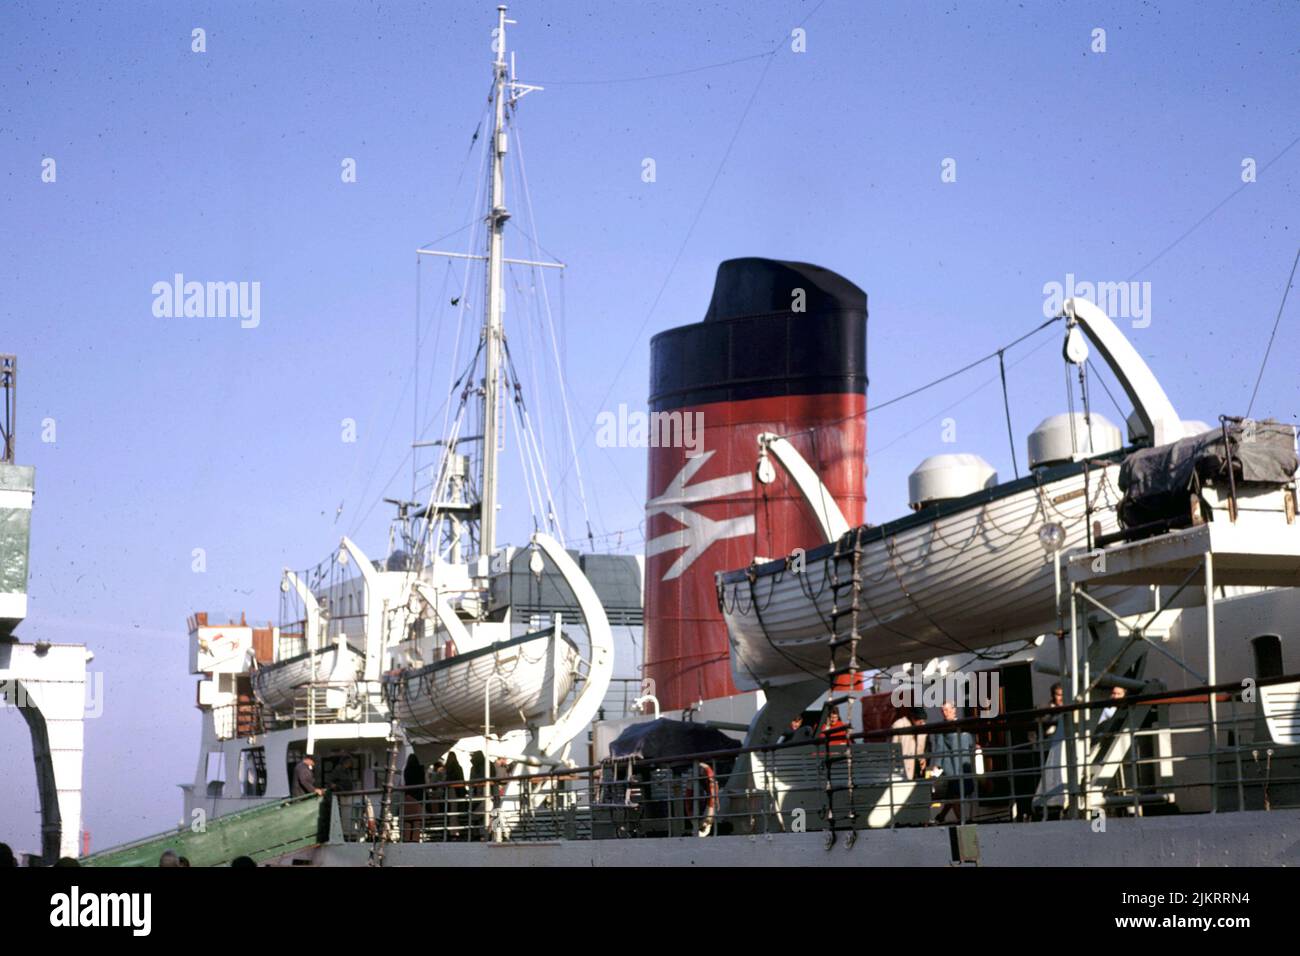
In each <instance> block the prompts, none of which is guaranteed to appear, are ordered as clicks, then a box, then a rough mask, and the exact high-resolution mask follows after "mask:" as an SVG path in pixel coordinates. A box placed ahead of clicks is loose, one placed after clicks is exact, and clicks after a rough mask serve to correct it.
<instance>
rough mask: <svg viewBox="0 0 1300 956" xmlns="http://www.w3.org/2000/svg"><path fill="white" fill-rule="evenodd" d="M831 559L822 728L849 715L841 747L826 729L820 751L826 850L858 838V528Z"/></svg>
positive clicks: (860, 565) (860, 546)
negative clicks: (845, 564) (840, 809)
mask: <svg viewBox="0 0 1300 956" xmlns="http://www.w3.org/2000/svg"><path fill="white" fill-rule="evenodd" d="M846 556H848V557H849V558H850V559H851V561H852V567H853V572H852V576H851V577H850V578H849V580H847V581H845V580H842V579H841V578H840V560H841V559H842V558H844V557H846ZM830 560H831V567H830V574H831V585H830V587H831V613H830V624H831V634H830V642H829V643H830V661H829V663H828V665H827V669H826V682H827V691H826V702H825V703H824V704H823V705H822V713H821V726H822V727H824V728H827V727H828V726H829V719H830V717H831V715H832V714H833V713H835V712H836V711H837V709H838V708H839V706H840V705H841V704H844V705H846V711H845V713H846V717H847V719H846V720H845V722H844V734H845V739H844V741H843V746H842V747H839V746H836V745H835V744H834V742H833V741H832V740H831V738H830V734H829V733H827V734H826V741H825V749H824V750H823V752H822V771H823V775H824V776H825V779H826V790H825V797H826V807H825V819H826V849H828V850H829V849H830V848H831V847H833V846H834V845H835V841H836V839H837V834H838V832H839V831H840V830H844V831H846V832H847V836H846V837H845V843H844V845H845V848H846V849H847V848H848V847H851V846H853V844H854V843H855V842H856V840H857V820H858V811H857V808H856V806H855V805H854V792H853V739H852V733H853V705H854V703H855V701H856V700H857V698H856V697H854V696H853V694H852V691H853V689H854V688H855V687H857V685H858V679H859V675H860V672H861V668H860V666H859V662H858V640H859V633H858V608H859V606H860V604H861V597H862V534H861V529H860V528H855V529H854V530H853V531H851V532H850V533H849V534H848V535H845V536H844V537H843V538H841V539H840V540H839V541H838V542H836V545H835V553H834V555H833V556H832V557H831V559H830ZM846 590H847V591H848V597H849V601H848V607H845V606H844V598H845V591H846ZM845 617H848V618H849V632H848V634H847V636H845V637H840V636H838V635H839V630H840V627H839V624H840V621H841V620H842V619H843V618H845ZM842 648H847V649H848V659H847V660H846V661H845V663H844V664H837V663H836V659H837V658H838V657H839V656H841V655H840V650H841V649H842ZM844 685H847V686H844ZM842 687H843V688H844V689H843V692H842V693H839V691H841V688H842ZM837 751H839V752H837ZM841 763H842V764H844V771H845V777H844V783H842V784H836V783H835V780H834V778H833V775H832V771H833V770H834V768H835V767H836V766H837V765H838V764H841ZM837 793H843V794H844V795H845V798H846V800H847V805H848V806H847V810H846V811H845V814H844V817H845V819H844V822H843V824H841V823H840V821H839V820H838V819H837V818H836V816H835V794H837Z"/></svg>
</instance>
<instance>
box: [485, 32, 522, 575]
mask: <svg viewBox="0 0 1300 956" xmlns="http://www.w3.org/2000/svg"><path fill="white" fill-rule="evenodd" d="M513 22H514V21H513V20H507V19H506V8H505V6H499V7H497V30H496V38H495V42H494V43H493V46H494V47H495V48H496V54H497V57H496V61H495V63H494V64H493V70H494V72H495V74H496V84H495V92H494V94H493V98H494V99H495V101H496V102H495V109H496V114H495V115H496V121H495V123H494V125H493V130H492V144H491V156H492V198H491V203H490V205H489V208H488V268H487V282H488V289H487V314H486V315H485V316H484V319H483V336H484V338H485V340H486V341H485V343H484V346H485V347H484V350H483V354H484V356H485V359H484V368H483V481H482V485H481V487H480V496H479V554H491V553H492V552H493V551H494V550H496V532H497V513H496V512H497V444H498V442H499V441H500V436H499V434H498V426H499V424H500V422H499V421H498V417H497V416H498V412H499V408H498V406H499V404H500V401H501V304H502V302H501V300H502V293H503V291H504V290H503V289H502V288H501V254H502V246H503V242H504V239H503V236H502V232H503V231H504V230H505V225H506V220H507V219H509V218H510V213H509V212H507V211H506V196H505V182H504V170H503V166H504V159H505V154H506V131H505V116H506V85H507V84H508V82H509V79H508V77H507V74H506V24H507V23H513Z"/></svg>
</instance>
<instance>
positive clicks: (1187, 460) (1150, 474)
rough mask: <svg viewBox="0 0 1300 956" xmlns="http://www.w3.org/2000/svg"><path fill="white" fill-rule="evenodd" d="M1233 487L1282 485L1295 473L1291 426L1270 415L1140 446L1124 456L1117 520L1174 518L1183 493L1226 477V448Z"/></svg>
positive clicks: (1182, 509) (1183, 506) (1183, 509)
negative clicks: (1154, 445)
mask: <svg viewBox="0 0 1300 956" xmlns="http://www.w3.org/2000/svg"><path fill="white" fill-rule="evenodd" d="M1229 449H1230V450H1231V453H1232V454H1231V461H1232V473H1233V478H1234V481H1235V482H1236V484H1237V485H1238V486H1249V485H1284V484H1286V483H1287V482H1289V481H1291V480H1292V479H1293V478H1294V477H1295V473H1296V465H1297V461H1296V451H1295V430H1294V429H1293V428H1292V427H1291V426H1290V425H1283V424H1281V423H1279V422H1276V421H1273V420H1272V419H1269V420H1266V421H1261V422H1249V423H1245V424H1244V425H1243V424H1229V426H1228V445H1227V446H1225V444H1224V437H1223V430H1222V429H1220V428H1214V429H1211V430H1210V431H1207V432H1202V433H1201V434H1199V435H1193V436H1192V437H1190V438H1184V439H1182V440H1180V441H1176V442H1172V443H1171V444H1168V445H1161V446H1160V447H1158V448H1143V449H1141V450H1140V451H1135V452H1134V453H1133V454H1131V455H1129V456H1128V457H1127V458H1126V459H1124V464H1123V465H1122V466H1120V471H1119V487H1120V490H1121V491H1122V492H1124V499H1123V501H1121V502H1120V505H1119V520H1120V522H1121V524H1123V525H1124V527H1126V528H1132V527H1136V526H1137V525H1142V524H1148V523H1150V522H1153V521H1158V520H1161V519H1164V518H1173V517H1177V516H1181V515H1183V514H1186V513H1187V511H1188V499H1187V495H1188V492H1190V491H1191V490H1192V489H1193V488H1194V487H1196V486H1197V485H1198V484H1199V483H1203V482H1207V481H1211V482H1213V481H1222V482H1224V483H1226V482H1227V480H1228V472H1227V466H1228V460H1229V456H1228V451H1229Z"/></svg>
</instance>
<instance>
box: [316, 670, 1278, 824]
mask: <svg viewBox="0 0 1300 956" xmlns="http://www.w3.org/2000/svg"><path fill="white" fill-rule="evenodd" d="M1269 688H1273V689H1275V690H1273V691H1271V694H1272V696H1271V697H1270V700H1271V701H1272V702H1273V703H1272V705H1271V709H1270V710H1269V711H1268V713H1267V714H1266V713H1265V711H1264V709H1262V708H1261V705H1260V704H1259V703H1258V702H1257V700H1256V699H1255V698H1252V697H1251V696H1250V695H1251V694H1254V695H1258V694H1260V693H1262V692H1264V691H1265V690H1266V689H1269ZM1296 688H1300V675H1290V676H1287V677H1279V678H1274V679H1271V680H1261V681H1259V682H1258V683H1257V684H1255V685H1252V686H1251V687H1249V688H1243V686H1242V685H1241V684H1222V685H1218V686H1215V687H1199V688H1195V689H1192V690H1180V691H1170V692H1161V693H1158V694H1145V695H1138V696H1134V697H1126V698H1123V699H1117V700H1097V701H1090V702H1087V703H1079V704H1071V705H1067V706H1064V707H1061V708H1055V709H1044V710H1036V711H1025V712H1019V713H1010V714H1005V715H1002V716H999V717H995V718H968V719H963V720H957V721H952V722H949V723H944V724H930V725H923V726H919V727H913V728H903V729H890V730H884V731H871V732H868V733H859V734H854V735H853V737H852V742H851V744H848V745H851V746H853V747H854V748H855V750H854V759H853V761H852V766H853V768H854V771H853V772H854V774H855V777H854V788H853V791H852V792H853V799H854V801H855V809H856V811H857V813H856V820H857V826H858V827H859V828H882V827H899V826H926V825H933V824H935V823H936V822H941V823H989V822H1009V821H1013V820H1026V821H1039V820H1052V819H1058V818H1061V817H1067V818H1076V819H1091V820H1097V819H1100V818H1104V817H1106V816H1116V815H1125V816H1145V815H1151V814H1159V813H1172V812H1184V813H1186V812H1197V811H1217V812H1226V811H1234V810H1269V809H1280V808H1283V807H1300V743H1297V742H1295V741H1291V740H1287V739H1282V740H1275V739H1273V738H1272V737H1270V736H1269V735H1268V733H1267V726H1290V727H1292V728H1294V727H1297V726H1300V713H1298V712H1297V701H1298V700H1300V694H1292V693H1291V690H1293V689H1296ZM1212 698H1213V699H1215V700H1216V702H1217V704H1218V713H1219V720H1218V722H1217V725H1215V726H1212V725H1211V723H1210V707H1209V702H1210V700H1211V699H1212ZM1279 699H1281V700H1283V701H1286V702H1288V703H1286V704H1285V706H1282V707H1279V706H1277V701H1278V700H1279ZM1112 707H1113V708H1114V714H1113V715H1104V716H1105V719H1102V718H1103V714H1102V712H1103V711H1104V710H1106V709H1107V708H1112ZM940 732H942V733H949V732H951V733H964V734H969V735H970V738H971V743H972V748H971V752H970V756H969V760H968V761H967V760H960V761H959V766H960V771H959V772H958V773H956V774H950V775H946V776H940V777H938V778H932V777H927V776H914V777H913V778H912V779H909V778H908V776H907V773H906V772H905V768H904V765H903V753H902V747H901V745H900V743H899V741H900V739H901V738H902V737H904V736H907V735H916V734H922V733H924V734H926V735H927V736H928V735H930V734H934V733H940ZM1212 734H1213V737H1214V739H1213V740H1212V739H1211V735H1212ZM975 743H978V745H979V759H976V755H975V752H974V747H973V744H975ZM1071 744H1073V746H1071ZM845 745H846V744H845V743H843V742H842V741H835V740H832V741H830V743H829V746H831V747H832V748H833V747H836V746H845ZM826 746H828V743H827V741H826V739H825V738H824V737H822V738H812V739H807V740H795V741H791V742H788V743H782V744H776V745H773V746H769V747H762V748H752V749H748V750H744V749H737V750H732V751H715V752H711V753H701V754H694V755H689V756H680V757H673V758H665V759H659V760H642V759H637V758H624V759H617V760H606V761H603V762H602V763H600V764H597V765H593V766H587V767H577V768H573V769H568V770H561V771H554V772H543V773H527V774H519V773H514V772H512V768H510V767H509V766H504V765H502V764H500V763H495V764H494V773H493V775H492V777H491V778H483V777H479V778H477V779H470V780H442V779H439V780H433V781H430V782H429V783H427V784H424V785H421V786H406V787H396V788H394V791H393V794H394V796H393V801H392V811H391V819H389V820H388V821H387V823H386V824H385V821H383V820H382V819H380V817H379V811H380V807H381V805H382V800H381V797H382V792H381V791H379V790H360V791H353V792H349V793H343V794H340V795H339V808H340V819H341V823H342V828H343V838H344V839H345V840H360V841H371V840H376V839H378V838H379V837H381V836H384V838H385V839H386V840H388V841H395V842H443V841H448V842H449V841H477V840H498V841H506V840H515V841H519V840H524V841H527V840H533V841H535V840H557V839H566V840H584V839H620V838H632V837H672V836H696V837H704V836H715V835H727V834H764V833H778V832H790V831H796V832H797V831H811V830H821V829H823V828H824V818H825V810H826V807H825V805H824V803H825V789H826V788H825V785H824V784H825V781H824V776H823V775H824V773H825V772H826V771H825V769H824V768H825V767H826V766H827V765H828V763H829V765H830V766H832V768H838V769H832V771H831V772H832V773H835V772H840V773H843V772H845V771H844V770H843V768H844V766H845V763H847V762H827V761H825V760H824V759H822V756H823V754H824V748H825V747H826ZM927 750H928V748H921V753H922V754H923V755H924V754H925V753H926V752H927ZM1071 763H1072V764H1073V767H1072V768H1071V766H1070V765H1071ZM980 764H982V767H981V766H979V765H980ZM977 771H978V772H977ZM835 798H836V799H837V800H842V799H847V798H846V796H845V794H844V792H843V791H837V792H836V797H835ZM846 809H847V807H842V806H840V805H838V804H837V805H836V808H835V810H836V812H835V819H836V820H837V821H838V820H842V819H844V818H845V814H844V813H843V811H844V810H846Z"/></svg>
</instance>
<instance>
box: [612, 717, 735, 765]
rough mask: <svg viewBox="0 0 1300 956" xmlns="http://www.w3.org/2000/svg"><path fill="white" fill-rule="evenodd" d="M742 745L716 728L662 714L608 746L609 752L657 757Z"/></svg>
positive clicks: (636, 725)
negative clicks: (670, 718)
mask: <svg viewBox="0 0 1300 956" xmlns="http://www.w3.org/2000/svg"><path fill="white" fill-rule="evenodd" d="M739 747H740V743H739V741H736V740H734V739H732V738H731V737H728V736H727V735H726V734H724V733H723V732H722V731H720V730H717V729H715V728H713V727H707V726H705V725H703V724H694V723H690V722H689V721H685V720H669V719H668V718H667V717H660V718H659V719H657V720H651V721H647V722H646V723H644V724H633V725H632V726H631V727H628V728H627V729H626V730H624V731H623V732H622V733H621V734H619V735H618V737H617V738H616V739H615V740H614V741H613V742H612V743H611V744H610V745H609V755H610V756H611V757H640V758H641V759H643V760H657V759H660V758H665V757H685V756H689V755H691V754H703V753H713V752H714V751H718V750H736V749H739Z"/></svg>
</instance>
